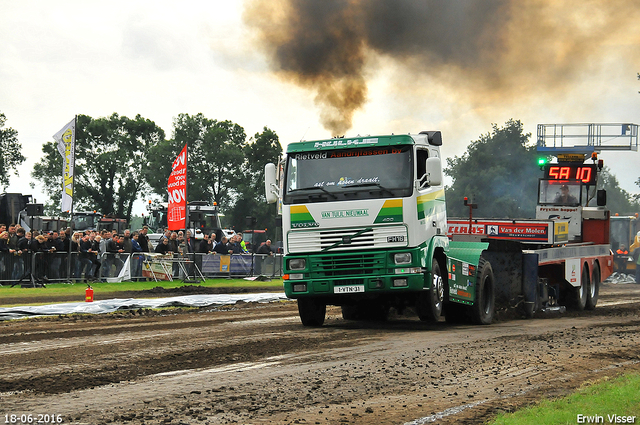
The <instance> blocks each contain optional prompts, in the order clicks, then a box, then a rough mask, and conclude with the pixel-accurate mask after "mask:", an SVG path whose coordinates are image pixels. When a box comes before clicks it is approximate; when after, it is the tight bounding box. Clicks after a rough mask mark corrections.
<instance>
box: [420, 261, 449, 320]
mask: <svg viewBox="0 0 640 425" xmlns="http://www.w3.org/2000/svg"><path fill="white" fill-rule="evenodd" d="M443 302H444V280H443V279H442V273H440V264H439V263H438V260H436V259H435V258H434V259H433V260H432V263H431V287H430V288H429V290H426V291H422V292H420V294H419V295H418V299H417V301H416V313H418V317H419V318H420V320H422V321H423V322H437V321H438V319H440V316H441V315H442V304H443Z"/></svg>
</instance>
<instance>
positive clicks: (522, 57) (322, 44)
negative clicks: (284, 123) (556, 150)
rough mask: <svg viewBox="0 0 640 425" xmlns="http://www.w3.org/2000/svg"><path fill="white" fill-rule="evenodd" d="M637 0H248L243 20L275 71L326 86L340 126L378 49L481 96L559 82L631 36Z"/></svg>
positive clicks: (337, 129) (335, 130)
mask: <svg viewBox="0 0 640 425" xmlns="http://www.w3.org/2000/svg"><path fill="white" fill-rule="evenodd" d="M634 3H635V2H634V1H624V2H607V1H598V0H592V1H588V0H581V1H576V0H566V1H562V2H559V1H556V0H248V1H247V2H246V4H245V6H246V8H245V14H244V21H245V23H246V24H247V25H249V26H251V27H252V28H254V29H255V30H256V34H257V37H258V44H259V46H260V48H261V49H263V50H264V51H265V52H266V54H267V56H268V58H269V60H270V64H271V67H272V69H273V71H274V72H276V73H278V74H279V75H280V76H281V77H282V78H283V79H287V80H290V81H292V82H294V83H295V84H298V85H299V86H302V87H306V88H309V89H311V90H314V91H315V92H316V93H317V95H316V104H317V105H318V106H319V108H320V111H321V113H320V114H321V122H322V124H323V125H324V127H325V128H327V129H328V130H329V131H331V133H332V135H336V134H344V133H345V131H346V130H348V129H349V128H351V123H352V118H353V114H354V112H355V111H357V110H358V109H359V108H361V107H362V106H363V105H364V103H365V102H366V100H367V75H371V73H374V72H375V69H372V68H375V60H372V58H375V57H376V56H379V57H386V58H391V59H392V60H394V61H397V62H399V63H400V64H401V65H402V68H403V69H406V75H404V77H403V76H399V78H405V79H408V78H413V77H415V76H420V75H426V76H429V77H430V78H432V79H433V78H435V79H437V80H438V81H441V82H443V83H445V84H447V85H448V86H449V87H450V88H451V89H453V90H459V91H460V92H461V93H464V95H465V98H468V99H469V100H470V101H471V102H474V103H476V104H477V105H481V104H483V102H487V103H489V102H500V101H502V102H508V101H510V100H513V99H514V98H522V97H527V96H530V95H531V94H532V93H538V94H539V93H541V92H542V93H551V92H557V90H561V89H562V87H563V86H564V85H565V84H566V83H567V82H569V81H571V80H572V79H574V78H576V76H578V75H579V74H580V73H584V72H589V69H590V68H591V67H592V66H593V65H594V64H595V62H596V59H597V55H598V52H599V51H600V52H601V50H600V48H601V47H602V46H604V45H606V43H607V42H611V40H612V39H621V38H624V36H625V28H629V27H630V26H631V25H635V24H634V22H635V18H633V16H636V15H637V11H636V10H637V7H636V6H635V4H634ZM632 12H633V13H632ZM372 63H373V64H374V65H372Z"/></svg>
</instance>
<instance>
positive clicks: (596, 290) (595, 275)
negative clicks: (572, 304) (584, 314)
mask: <svg viewBox="0 0 640 425" xmlns="http://www.w3.org/2000/svg"><path fill="white" fill-rule="evenodd" d="M599 294H600V267H599V266H598V265H597V264H594V265H593V272H592V273H591V282H589V294H588V295H587V305H586V309H587V310H593V309H594V308H596V304H598V295H599Z"/></svg>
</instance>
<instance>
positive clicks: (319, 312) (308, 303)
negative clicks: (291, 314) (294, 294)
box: [298, 298, 327, 326]
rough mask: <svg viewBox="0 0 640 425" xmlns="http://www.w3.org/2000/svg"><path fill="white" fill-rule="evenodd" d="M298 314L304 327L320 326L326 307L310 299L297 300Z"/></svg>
mask: <svg viewBox="0 0 640 425" xmlns="http://www.w3.org/2000/svg"><path fill="white" fill-rule="evenodd" d="M298 314H299V315H300V320H301V321H302V324H303V325H304V326H322V324H323V323H324V316H325V315H326V314H327V305H326V304H324V303H321V302H319V301H317V300H314V299H312V298H299V299H298Z"/></svg>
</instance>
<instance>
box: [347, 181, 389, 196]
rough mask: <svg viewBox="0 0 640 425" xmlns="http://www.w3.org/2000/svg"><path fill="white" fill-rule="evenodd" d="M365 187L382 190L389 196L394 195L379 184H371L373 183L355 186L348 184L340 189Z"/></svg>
mask: <svg viewBox="0 0 640 425" xmlns="http://www.w3.org/2000/svg"><path fill="white" fill-rule="evenodd" d="M367 186H376V187H377V188H378V189H380V190H382V191H383V192H387V193H388V194H389V195H391V196H395V194H394V193H393V192H392V191H391V190H390V189H387V188H386V187H384V186H382V185H381V184H380V183H373V182H372V183H356V184H350V185H346V186H342V187H343V188H350V187H367Z"/></svg>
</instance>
